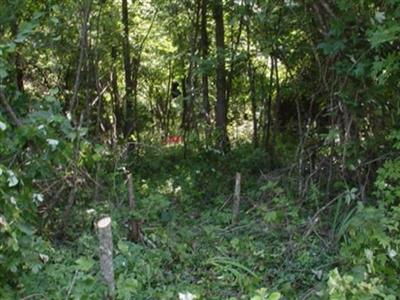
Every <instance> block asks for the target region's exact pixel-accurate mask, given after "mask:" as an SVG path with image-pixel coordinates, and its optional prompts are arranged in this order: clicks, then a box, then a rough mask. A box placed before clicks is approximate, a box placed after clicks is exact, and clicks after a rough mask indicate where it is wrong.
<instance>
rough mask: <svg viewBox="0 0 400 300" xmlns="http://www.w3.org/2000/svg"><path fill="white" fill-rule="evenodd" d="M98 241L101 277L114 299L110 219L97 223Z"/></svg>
mask: <svg viewBox="0 0 400 300" xmlns="http://www.w3.org/2000/svg"><path fill="white" fill-rule="evenodd" d="M97 229H98V232H99V240H100V269H101V275H102V277H103V279H104V281H105V283H106V284H107V286H108V292H109V296H110V297H111V298H113V297H114V294H115V281H114V266H113V242H112V232H111V218H110V217H106V218H103V219H101V220H100V221H98V222H97Z"/></svg>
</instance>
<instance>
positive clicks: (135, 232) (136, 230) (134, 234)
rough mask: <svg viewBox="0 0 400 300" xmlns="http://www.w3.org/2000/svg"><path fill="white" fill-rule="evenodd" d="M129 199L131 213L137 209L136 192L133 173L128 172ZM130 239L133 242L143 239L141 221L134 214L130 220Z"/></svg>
mask: <svg viewBox="0 0 400 300" xmlns="http://www.w3.org/2000/svg"><path fill="white" fill-rule="evenodd" d="M128 200H129V208H130V211H131V213H133V212H135V210H136V198H135V193H134V192H133V181H132V174H131V173H129V174H128ZM128 238H129V240H131V241H133V242H136V243H137V242H139V241H140V240H141V237H140V223H139V221H138V220H136V219H135V218H134V217H133V216H131V218H130V220H129V235H128Z"/></svg>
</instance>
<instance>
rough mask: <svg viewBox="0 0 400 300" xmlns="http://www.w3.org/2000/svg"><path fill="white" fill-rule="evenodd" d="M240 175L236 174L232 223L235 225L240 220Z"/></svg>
mask: <svg viewBox="0 0 400 300" xmlns="http://www.w3.org/2000/svg"><path fill="white" fill-rule="evenodd" d="M240 181H241V175H240V173H236V180H235V193H234V195H233V210H232V223H233V224H235V223H237V221H238V220H239V210H240Z"/></svg>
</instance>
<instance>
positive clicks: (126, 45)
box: [122, 0, 134, 137]
mask: <svg viewBox="0 0 400 300" xmlns="http://www.w3.org/2000/svg"><path fill="white" fill-rule="evenodd" d="M122 24H123V26H124V39H123V46H122V52H123V58H124V71H125V99H124V100H125V118H124V119H125V120H124V121H125V124H124V125H125V128H124V135H125V137H129V136H130V135H131V133H132V131H133V117H134V107H133V97H132V96H133V81H132V62H131V47H130V42H129V15H128V0H122Z"/></svg>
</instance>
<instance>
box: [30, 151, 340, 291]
mask: <svg viewBox="0 0 400 300" xmlns="http://www.w3.org/2000/svg"><path fill="white" fill-rule="evenodd" d="M245 154H246V153H243V150H241V151H237V152H236V153H235V152H234V153H232V154H230V156H228V157H224V158H219V157H218V156H217V155H214V154H210V153H202V154H199V153H197V154H196V155H195V156H192V157H190V156H189V158H185V159H183V158H182V155H183V153H182V152H181V151H180V150H176V149H166V151H164V154H163V155H159V153H155V154H154V156H150V157H147V158H146V159H145V160H142V161H141V162H140V164H137V165H134V166H133V168H134V170H136V172H135V174H136V176H135V190H136V193H137V198H138V206H139V207H138V214H139V217H140V218H141V219H142V220H143V224H142V231H143V235H144V237H145V241H144V242H143V243H139V244H135V243H132V242H130V241H128V240H127V239H126V235H127V234H126V231H127V228H126V221H127V218H129V214H127V209H126V206H125V204H123V203H119V204H115V203H114V204H113V205H112V210H111V211H112V218H113V231H114V232H113V234H114V248H115V259H114V263H115V274H116V275H115V276H116V281H117V290H118V297H117V298H118V299H177V296H178V293H191V294H193V295H196V296H197V297H198V298H196V299H250V298H251V297H253V296H255V295H257V293H258V294H259V295H262V294H267V293H271V292H275V291H279V292H280V293H281V294H282V295H283V296H284V297H285V299H313V296H315V295H316V294H317V293H318V291H320V290H321V289H322V288H323V285H324V282H325V280H326V278H327V275H328V274H327V273H328V271H329V270H331V269H332V268H334V264H335V263H337V261H336V258H335V251H334V247H333V246H332V244H331V243H330V242H329V238H328V236H321V235H319V234H318V233H317V232H314V231H313V228H312V226H311V227H310V221H309V219H310V217H311V216H312V214H311V213H309V212H307V211H306V209H304V208H303V205H302V202H301V201H300V200H298V199H295V198H294V197H293V196H292V195H291V194H290V193H289V192H287V191H286V189H285V188H284V186H283V183H284V182H285V180H286V179H287V178H285V177H281V178H280V179H279V178H278V179H275V180H272V179H271V180H268V179H267V177H268V176H266V175H263V173H262V172H260V169H259V167H261V166H262V165H261V161H264V160H265V157H263V156H257V155H255V156H248V155H245ZM264 164H265V163H264ZM236 171H241V172H242V176H243V182H242V193H241V206H240V216H239V220H238V222H237V223H235V224H232V195H233V190H234V176H235V172H236ZM283 179H285V180H283ZM125 193H126V191H125V190H123V191H121V194H125ZM106 207H109V206H107V205H106ZM95 209H99V208H95ZM100 210H101V209H100ZM104 211H107V209H105V210H104ZM84 223H85V222H84V221H81V226H85V225H84ZM76 232H78V231H76ZM97 247H98V241H97V236H96V234H95V232H93V231H88V230H86V231H84V232H83V233H80V234H79V235H77V236H76V240H73V241H70V242H64V243H62V244H61V245H59V246H55V247H54V253H50V254H48V255H49V256H50V261H49V262H48V263H47V265H46V267H45V268H44V270H42V271H41V272H40V273H38V274H37V278H36V279H35V280H34V281H32V279H30V280H28V281H27V282H26V283H25V288H24V290H25V291H29V290H36V291H38V292H39V293H41V294H45V295H54V299H56V298H57V297H58V296H60V297H62V298H64V297H65V295H71V296H73V297H75V298H80V297H82V299H95V298H92V297H91V296H89V297H88V296H87V295H95V294H96V292H98V285H97V282H98V273H99V269H98V266H97V264H98V263H97V260H98V257H97V251H96V249H97ZM65 282H69V284H68V285H67V286H65ZM38 283H39V284H40V288H39V290H38V286H37V284H38ZM57 295H58V296H57ZM132 296H133V297H132ZM50 299H53V298H52V297H50ZM254 299H269V298H266V297H265V298H264V297H262V298H254Z"/></svg>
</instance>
